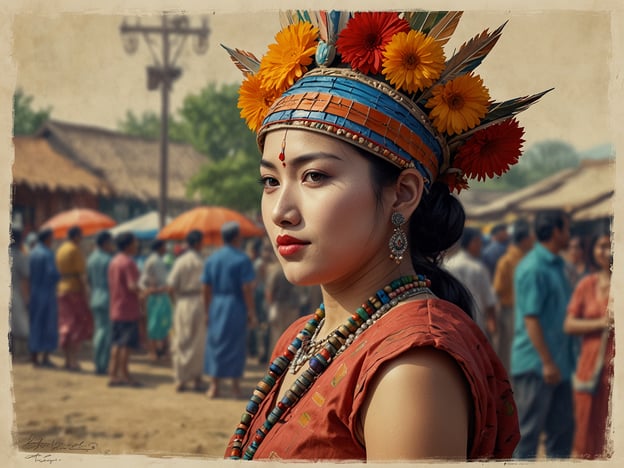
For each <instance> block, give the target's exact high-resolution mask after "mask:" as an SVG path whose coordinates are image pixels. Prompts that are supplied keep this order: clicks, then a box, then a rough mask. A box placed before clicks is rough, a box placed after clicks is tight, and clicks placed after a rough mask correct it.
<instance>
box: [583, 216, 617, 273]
mask: <svg viewBox="0 0 624 468" xmlns="http://www.w3.org/2000/svg"><path fill="white" fill-rule="evenodd" d="M604 236H609V238H611V228H610V227H609V226H608V225H607V224H603V223H601V224H599V225H598V226H597V227H596V228H594V230H593V232H592V235H591V239H590V241H589V249H588V251H587V252H588V253H589V264H590V266H591V267H592V269H593V270H598V269H600V268H601V267H600V265H598V264H597V263H596V259H595V258H594V247H596V243H597V242H598V239H600V238H601V237H604ZM611 267H613V258H611Z"/></svg>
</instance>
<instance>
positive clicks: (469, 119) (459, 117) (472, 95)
mask: <svg viewBox="0 0 624 468" xmlns="http://www.w3.org/2000/svg"><path fill="white" fill-rule="evenodd" d="M431 94H432V97H431V99H429V100H428V101H427V104H426V107H428V108H430V109H431V112H429V117H431V119H432V121H433V125H434V126H435V128H437V129H438V131H439V132H441V133H447V134H448V135H453V134H460V133H462V132H464V131H466V130H468V129H470V128H473V127H475V126H477V125H478V124H479V122H480V121H481V119H482V118H483V117H484V116H485V114H486V113H487V110H488V105H489V101H490V93H489V92H488V89H487V88H486V87H485V86H484V85H483V80H482V79H481V77H479V76H478V75H473V74H472V73H471V74H468V75H461V76H458V77H457V78H455V79H453V80H451V81H449V82H447V83H445V84H443V85H439V86H436V87H435V88H433V89H432V90H431Z"/></svg>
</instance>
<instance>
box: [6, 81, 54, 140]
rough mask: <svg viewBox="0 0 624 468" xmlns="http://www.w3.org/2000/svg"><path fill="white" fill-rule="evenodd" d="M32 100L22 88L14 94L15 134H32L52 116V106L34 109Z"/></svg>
mask: <svg viewBox="0 0 624 468" xmlns="http://www.w3.org/2000/svg"><path fill="white" fill-rule="evenodd" d="M32 101H33V97H32V96H29V95H27V94H25V93H24V92H23V91H22V90H21V89H17V90H16V91H15V94H13V135H32V134H33V133H35V132H36V131H37V130H38V129H39V127H40V126H41V125H42V124H43V123H44V122H45V121H46V120H48V119H49V118H50V114H51V113H52V108H51V107H48V108H47V109H39V110H34V109H33V106H32Z"/></svg>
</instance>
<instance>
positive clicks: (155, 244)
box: [150, 239, 165, 252]
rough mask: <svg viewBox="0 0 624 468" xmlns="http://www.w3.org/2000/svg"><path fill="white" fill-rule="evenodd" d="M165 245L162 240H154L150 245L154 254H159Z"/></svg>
mask: <svg viewBox="0 0 624 468" xmlns="http://www.w3.org/2000/svg"><path fill="white" fill-rule="evenodd" d="M164 245H165V241H164V240H162V239H154V240H153V241H152V243H151V244H150V249H151V250H152V252H158V251H159V250H160V249H162V247H163V246H164Z"/></svg>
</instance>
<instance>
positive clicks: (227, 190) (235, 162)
mask: <svg viewBox="0 0 624 468" xmlns="http://www.w3.org/2000/svg"><path fill="white" fill-rule="evenodd" d="M257 181H258V158H250V157H249V155H247V154H245V153H242V152H239V153H237V154H236V155H233V156H230V157H228V158H225V159H222V160H220V161H217V162H215V163H214V164H211V165H206V166H204V167H203V168H202V170H201V171H200V172H199V173H198V174H197V175H196V176H195V177H193V178H192V179H191V181H190V182H189V184H188V186H187V192H188V194H189V195H192V194H194V193H196V192H197V193H199V196H200V198H201V200H202V201H203V202H204V203H207V204H210V205H220V206H227V207H229V208H232V209H235V210H238V211H242V212H249V211H257V210H258V209H259V207H260V197H261V195H262V187H261V185H260V184H259V183H258V182H257Z"/></svg>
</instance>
